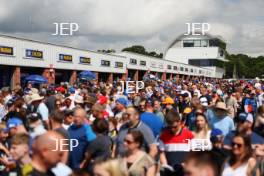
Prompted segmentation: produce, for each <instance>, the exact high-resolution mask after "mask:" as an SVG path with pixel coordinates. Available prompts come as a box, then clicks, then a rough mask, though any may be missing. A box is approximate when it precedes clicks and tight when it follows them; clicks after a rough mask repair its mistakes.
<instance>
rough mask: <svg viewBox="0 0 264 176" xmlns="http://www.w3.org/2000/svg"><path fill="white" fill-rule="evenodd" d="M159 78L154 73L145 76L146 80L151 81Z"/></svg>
mask: <svg viewBox="0 0 264 176" xmlns="http://www.w3.org/2000/svg"><path fill="white" fill-rule="evenodd" d="M158 79H159V78H158V77H157V76H155V75H153V74H147V75H146V76H144V77H143V80H144V81H150V80H154V81H157V80H158Z"/></svg>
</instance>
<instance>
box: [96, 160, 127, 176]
mask: <svg viewBox="0 0 264 176" xmlns="http://www.w3.org/2000/svg"><path fill="white" fill-rule="evenodd" d="M97 165H100V166H101V167H102V169H104V170H106V171H107V172H108V173H109V174H110V176H128V173H127V171H126V168H125V167H124V164H123V162H122V160H121V159H110V160H107V161H105V162H100V163H97Z"/></svg>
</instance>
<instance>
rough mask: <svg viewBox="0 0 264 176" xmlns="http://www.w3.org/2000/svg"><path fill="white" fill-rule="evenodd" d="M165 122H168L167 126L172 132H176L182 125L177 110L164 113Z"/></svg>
mask: <svg viewBox="0 0 264 176" xmlns="http://www.w3.org/2000/svg"><path fill="white" fill-rule="evenodd" d="M165 118H166V122H167V124H168V128H169V129H170V130H171V132H172V133H173V134H176V133H177V132H178V131H179V130H180V129H181V127H182V123H181V118H180V115H179V113H178V112H177V111H175V110H170V111H169V112H168V113H167V114H166V117H165Z"/></svg>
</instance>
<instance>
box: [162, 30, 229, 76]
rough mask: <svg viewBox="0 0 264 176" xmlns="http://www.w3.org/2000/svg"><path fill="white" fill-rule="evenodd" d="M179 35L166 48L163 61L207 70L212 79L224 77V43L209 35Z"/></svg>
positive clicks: (218, 38)
mask: <svg viewBox="0 0 264 176" xmlns="http://www.w3.org/2000/svg"><path fill="white" fill-rule="evenodd" d="M196 34H198V35H181V36H179V37H177V38H176V39H175V40H174V41H173V42H172V43H171V44H170V45H169V46H168V48H167V50H166V52H165V54H164V59H165V60H170V61H175V62H180V63H184V64H190V65H195V66H198V67H203V68H207V69H209V70H212V71H213V72H214V75H213V77H217V78H222V77H223V75H224V62H226V61H227V60H225V54H224V53H225V42H224V41H223V39H221V37H216V36H213V35H210V34H205V35H202V34H201V33H196Z"/></svg>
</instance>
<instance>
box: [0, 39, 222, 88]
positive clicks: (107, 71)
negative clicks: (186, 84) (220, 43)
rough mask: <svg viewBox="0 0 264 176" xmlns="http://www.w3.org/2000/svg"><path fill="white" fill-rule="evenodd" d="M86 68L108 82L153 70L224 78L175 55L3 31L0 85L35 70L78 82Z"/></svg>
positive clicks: (163, 75)
mask: <svg viewBox="0 0 264 176" xmlns="http://www.w3.org/2000/svg"><path fill="white" fill-rule="evenodd" d="M168 58H169V57H168ZM171 58H173V57H171ZM83 70H90V71H93V72H95V73H96V75H97V79H98V80H99V81H105V82H112V81H113V80H116V79H123V80H126V79H127V78H128V77H129V78H130V79H131V80H141V79H142V77H143V76H144V75H145V74H147V73H149V72H151V73H153V74H156V75H157V76H158V77H159V78H160V79H168V78H173V77H175V76H178V77H182V76H199V77H201V76H203V77H206V78H220V75H218V74H217V73H216V71H215V70H212V69H208V68H205V67H199V66H194V65H190V64H188V63H182V62H178V61H177V60H173V59H167V58H166V60H165V59H158V58H154V57H149V56H145V55H140V54H135V53H129V52H121V53H118V54H104V53H99V52H94V51H90V50H82V49H77V48H73V47H67V46H61V45H56V44H51V43H44V42H39V41H33V40H28V39H23V38H17V37H12V36H6V35H0V87H2V86H10V85H11V86H14V85H16V84H20V83H22V82H23V81H24V78H25V77H26V76H28V75H31V74H39V75H43V76H45V77H46V78H47V79H48V81H49V83H60V82H70V83H74V82H76V80H77V76H78V73H79V72H81V71H83Z"/></svg>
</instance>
